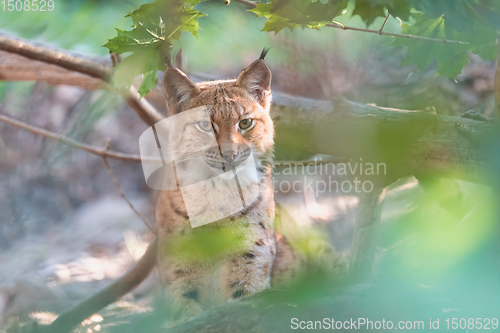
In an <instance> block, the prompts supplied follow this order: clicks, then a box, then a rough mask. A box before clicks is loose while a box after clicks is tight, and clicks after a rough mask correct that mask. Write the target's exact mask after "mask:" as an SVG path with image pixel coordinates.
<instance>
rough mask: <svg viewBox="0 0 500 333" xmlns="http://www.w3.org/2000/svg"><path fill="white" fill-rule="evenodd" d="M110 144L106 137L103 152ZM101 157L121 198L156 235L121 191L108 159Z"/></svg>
mask: <svg viewBox="0 0 500 333" xmlns="http://www.w3.org/2000/svg"><path fill="white" fill-rule="evenodd" d="M110 144H111V139H108V140H107V142H106V147H105V148H104V152H107V151H108V150H109V145H110ZM101 157H102V162H103V163H104V166H105V167H106V170H108V173H109V176H110V177H111V180H112V181H113V183H114V184H115V186H116V188H117V189H118V192H120V195H121V197H122V198H123V200H125V201H126V202H127V203H128V205H129V206H130V208H131V209H132V210H133V211H134V213H135V215H137V217H138V218H139V219H141V221H142V222H143V223H144V225H145V226H146V227H147V228H148V229H149V230H150V231H151V232H152V233H153V234H154V235H155V236H156V235H157V232H156V230H154V229H153V227H151V225H150V224H149V222H148V221H147V220H146V218H145V217H144V216H142V214H141V213H139V211H138V210H137V209H136V208H135V207H134V205H133V204H132V203H131V202H130V200H129V199H128V198H127V196H126V195H125V192H123V189H122V187H121V185H120V182H119V181H118V178H117V177H116V175H115V173H114V172H113V169H111V166H110V165H109V162H108V159H107V158H106V156H101Z"/></svg>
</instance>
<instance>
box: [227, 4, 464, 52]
mask: <svg viewBox="0 0 500 333" xmlns="http://www.w3.org/2000/svg"><path fill="white" fill-rule="evenodd" d="M234 1H236V2H239V3H242V4H244V5H246V6H248V7H251V8H255V7H257V4H258V2H254V1H249V0H234ZM388 18H389V16H387V17H386V19H385V21H386V22H387V19H388ZM325 26H327V27H331V28H337V29H342V30H352V31H362V32H368V33H373V34H378V35H385V36H392V37H400V38H408V39H419V40H425V41H428V42H436V43H445V44H469V43H467V42H462V41H459V40H450V39H441V38H431V37H423V36H416V35H408V34H398V33H392V32H384V31H382V29H383V28H384V26H385V22H384V25H383V26H382V28H381V29H379V30H371V29H362V28H355V27H350V26H345V25H343V24H340V23H337V22H333V23H327V24H325Z"/></svg>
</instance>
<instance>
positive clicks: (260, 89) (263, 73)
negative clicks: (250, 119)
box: [236, 59, 271, 111]
mask: <svg viewBox="0 0 500 333" xmlns="http://www.w3.org/2000/svg"><path fill="white" fill-rule="evenodd" d="M236 86H237V87H240V88H243V89H245V90H246V91H247V92H248V93H249V94H250V96H252V97H253V98H254V99H255V100H256V101H257V102H258V103H259V104H260V105H261V106H262V107H263V108H264V109H265V110H266V111H269V107H270V105H271V70H270V69H269V67H267V65H266V63H265V61H264V60H262V59H257V60H255V61H254V62H253V63H252V64H251V65H250V66H248V67H247V68H246V69H244V70H243V71H242V72H241V73H240V75H239V76H238V78H237V79H236Z"/></svg>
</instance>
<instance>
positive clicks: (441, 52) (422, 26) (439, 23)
mask: <svg viewBox="0 0 500 333" xmlns="http://www.w3.org/2000/svg"><path fill="white" fill-rule="evenodd" d="M414 18H415V25H410V24H405V25H403V31H402V33H403V34H410V35H417V36H425V37H430V38H440V39H445V38H446V32H445V27H444V19H443V18H441V17H440V18H438V19H432V18H429V17H427V16H425V15H423V14H415V15H414ZM396 45H404V46H406V47H407V50H408V55H407V58H406V59H405V60H404V61H403V63H404V64H416V65H417V66H418V67H419V68H420V69H425V68H427V66H428V65H429V64H431V63H436V65H437V68H438V72H439V73H440V74H444V75H446V76H448V77H455V76H456V75H458V74H460V73H461V72H462V68H463V66H465V65H466V64H467V63H468V61H469V59H468V56H467V51H468V46H467V45H464V44H446V43H436V42H429V41H425V40H415V39H403V38H400V39H398V40H396Z"/></svg>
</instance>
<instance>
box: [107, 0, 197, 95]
mask: <svg viewBox="0 0 500 333" xmlns="http://www.w3.org/2000/svg"><path fill="white" fill-rule="evenodd" d="M198 2H200V0H186V1H182V0H157V1H156V2H154V3H149V4H145V5H142V6H141V7H140V8H139V9H137V10H134V11H133V12H131V13H130V14H128V15H127V16H126V17H130V18H131V19H132V22H133V25H132V30H128V31H127V30H120V29H116V32H117V36H116V37H114V38H113V39H110V40H109V41H108V42H107V43H106V44H105V45H104V46H105V47H107V48H108V49H109V50H110V52H113V53H119V54H127V53H130V55H128V56H127V57H125V58H124V59H123V61H122V62H121V63H120V64H119V65H118V68H117V72H116V75H115V83H116V84H117V85H130V84H131V82H132V81H133V79H134V78H135V77H136V76H137V75H139V74H144V76H143V79H142V83H141V86H140V88H139V93H140V94H141V97H142V96H144V95H146V94H147V93H148V92H149V91H150V90H152V89H153V88H154V87H155V86H156V83H157V82H158V77H157V72H158V70H165V69H166V62H165V59H164V57H169V56H170V50H171V48H172V43H173V41H174V40H176V39H177V40H178V39H179V38H180V36H181V33H182V32H183V31H188V32H190V33H192V34H193V35H194V36H196V37H197V35H198V28H199V25H198V18H199V17H201V16H203V14H202V13H201V12H199V11H197V10H195V9H194V8H193V5H195V4H197V3H198Z"/></svg>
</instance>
